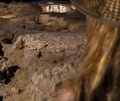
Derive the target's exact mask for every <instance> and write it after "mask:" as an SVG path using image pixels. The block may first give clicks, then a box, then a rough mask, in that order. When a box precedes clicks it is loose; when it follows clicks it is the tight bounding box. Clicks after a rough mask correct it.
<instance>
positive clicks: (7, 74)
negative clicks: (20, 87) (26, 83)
mask: <svg viewBox="0 0 120 101" xmlns="http://www.w3.org/2000/svg"><path fill="white" fill-rule="evenodd" d="M17 69H19V67H18V66H17V65H14V66H11V67H9V68H7V69H4V70H3V71H0V83H3V84H8V83H10V81H11V78H13V77H14V74H15V72H16V71H17Z"/></svg>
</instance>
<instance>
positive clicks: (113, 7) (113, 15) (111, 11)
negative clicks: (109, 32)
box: [72, 0, 120, 27]
mask: <svg viewBox="0 0 120 101" xmlns="http://www.w3.org/2000/svg"><path fill="white" fill-rule="evenodd" d="M72 3H73V4H74V5H75V6H76V7H77V9H78V10H79V11H80V12H82V13H84V14H85V15H87V16H91V17H94V18H96V19H98V20H100V21H102V22H104V23H107V24H110V25H113V26H116V27H120V0H72Z"/></svg>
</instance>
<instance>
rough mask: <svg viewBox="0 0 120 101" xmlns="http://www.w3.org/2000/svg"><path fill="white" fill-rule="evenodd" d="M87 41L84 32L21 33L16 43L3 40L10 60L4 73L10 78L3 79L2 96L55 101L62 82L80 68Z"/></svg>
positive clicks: (21, 100) (12, 100)
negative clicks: (7, 79)
mask: <svg viewBox="0 0 120 101" xmlns="http://www.w3.org/2000/svg"><path fill="white" fill-rule="evenodd" d="M85 44H86V39H85V36H84V35H82V34H80V33H55V32H50V33H47V32H46V33H45V32H44V33H36V34H31V35H30V34H26V35H21V36H19V37H18V38H17V40H16V41H15V42H14V44H4V43H2V50H3V51H4V56H2V57H5V59H6V60H4V58H3V63H4V64H5V66H3V64H1V69H0V71H1V72H0V73H1V76H2V74H4V75H6V76H9V82H7V83H5V80H6V78H5V77H4V78H3V80H1V83H0V85H1V86H0V96H1V99H3V100H4V101H28V100H29V101H55V96H56V92H57V91H58V89H59V87H61V85H62V82H63V81H64V80H67V79H69V78H71V77H73V76H74V75H75V73H76V72H77V69H78V64H79V62H80V58H81V56H82V53H83V51H84V49H85ZM1 61H2V60H1ZM73 68H74V69H73ZM11 70H12V72H11Z"/></svg>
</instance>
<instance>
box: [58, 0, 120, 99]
mask: <svg viewBox="0 0 120 101" xmlns="http://www.w3.org/2000/svg"><path fill="white" fill-rule="evenodd" d="M72 2H73V4H74V5H75V6H76V7H77V9H78V10H79V11H81V12H82V13H84V14H85V15H86V16H88V22H87V28H88V29H87V35H88V36H87V37H88V47H87V50H86V53H85V55H84V57H83V60H82V64H81V65H80V69H79V74H77V75H76V77H74V78H73V79H71V80H69V81H66V82H65V83H64V85H63V87H62V89H61V90H60V91H59V92H58V96H57V98H56V101H120V0H73V1H72Z"/></svg>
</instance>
